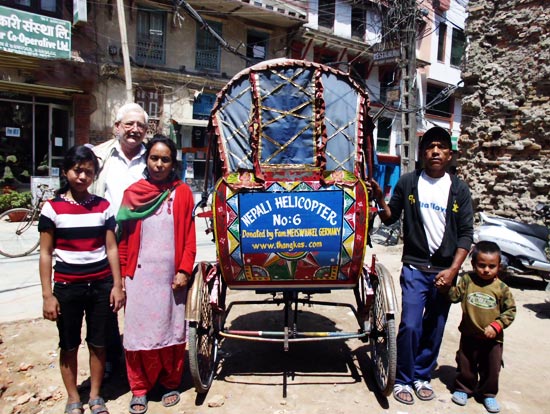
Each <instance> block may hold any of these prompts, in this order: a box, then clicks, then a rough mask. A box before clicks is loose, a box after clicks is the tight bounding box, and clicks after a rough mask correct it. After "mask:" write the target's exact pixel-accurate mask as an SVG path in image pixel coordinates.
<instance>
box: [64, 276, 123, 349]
mask: <svg viewBox="0 0 550 414" xmlns="http://www.w3.org/2000/svg"><path fill="white" fill-rule="evenodd" d="M112 288H113V278H112V277H111V276H110V277H108V278H105V279H101V280H97V281H93V282H77V283H60V282H56V283H55V284H54V288H53V294H54V296H55V297H56V298H57V301H58V302H59V306H60V308H61V314H60V315H59V316H58V318H57V329H58V330H59V347H60V348H61V349H62V350H64V351H72V350H73V349H76V348H78V347H79V346H80V343H81V337H80V332H81V330H82V318H83V316H84V315H86V342H87V343H88V344H89V345H92V346H94V347H98V348H102V347H104V346H105V342H106V334H107V321H108V317H109V313H111V312H112V309H111V306H110V304H109V299H110V296H111V289H112Z"/></svg>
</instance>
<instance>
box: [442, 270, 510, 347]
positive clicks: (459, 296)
mask: <svg viewBox="0 0 550 414" xmlns="http://www.w3.org/2000/svg"><path fill="white" fill-rule="evenodd" d="M448 295H449V299H450V300H451V302H453V303H458V302H461V304H462V321H461V322H460V326H459V330H460V332H462V334H463V335H467V336H474V337H480V338H484V337H485V336H484V334H483V332H484V330H485V327H486V326H488V325H490V324H491V323H492V322H496V323H498V324H499V325H500V327H501V328H502V329H501V330H500V332H499V333H498V334H497V337H496V338H495V339H496V341H497V342H503V340H504V334H503V329H504V328H507V327H508V326H510V324H511V323H512V322H513V321H514V318H515V317H516V303H515V301H514V297H513V296H512V292H511V291H510V288H509V287H508V285H506V283H504V282H503V281H502V280H500V279H498V278H495V279H494V280H489V281H487V280H483V279H481V278H479V277H478V276H477V275H476V274H475V273H473V274H469V273H466V274H465V275H463V276H462V277H461V278H460V279H459V281H458V283H457V284H456V286H453V287H451V289H450V290H449V293H448Z"/></svg>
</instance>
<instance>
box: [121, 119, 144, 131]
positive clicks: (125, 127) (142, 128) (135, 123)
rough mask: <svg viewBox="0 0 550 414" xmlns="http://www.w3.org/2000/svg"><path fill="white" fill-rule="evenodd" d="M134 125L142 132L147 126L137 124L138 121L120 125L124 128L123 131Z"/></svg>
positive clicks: (141, 123)
mask: <svg viewBox="0 0 550 414" xmlns="http://www.w3.org/2000/svg"><path fill="white" fill-rule="evenodd" d="M134 125H135V126H136V127H137V128H138V129H141V130H142V131H143V130H146V129H147V124H144V123H143V122H139V121H127V122H123V123H122V126H123V127H124V129H132V128H133V127H134Z"/></svg>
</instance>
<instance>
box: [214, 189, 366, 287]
mask: <svg viewBox="0 0 550 414" xmlns="http://www.w3.org/2000/svg"><path fill="white" fill-rule="evenodd" d="M366 206H367V197H366V188H365V186H364V183H363V182H362V181H359V182H358V183H357V185H356V186H355V187H345V186H339V185H331V186H321V185H320V184H319V183H318V182H310V183H304V182H285V183H280V182H268V183H266V190H265V191H263V192H243V191H233V190H232V189H231V188H230V187H229V186H228V185H227V184H226V183H225V182H224V181H223V180H220V181H219V182H218V185H217V186H216V190H215V193H214V204H213V209H214V211H215V215H214V229H215V234H216V237H215V240H216V244H217V253H218V259H219V263H220V269H221V273H222V276H223V277H224V279H225V281H226V283H227V285H228V286H229V287H230V288H232V289H251V288H254V289H259V290H261V289H268V290H271V289H273V288H293V289H300V290H304V289H318V288H327V287H331V288H350V287H353V286H355V285H356V284H357V278H358V277H359V275H360V274H361V267H362V264H363V258H364V254H365V245H366V238H365V235H366V231H367V229H366V225H367V217H366V214H367V213H366V212H367V208H366ZM308 246H317V248H315V247H312V248H307V247H308Z"/></svg>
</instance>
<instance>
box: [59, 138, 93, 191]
mask: <svg viewBox="0 0 550 414" xmlns="http://www.w3.org/2000/svg"><path fill="white" fill-rule="evenodd" d="M84 162H91V163H92V164H93V166H94V178H96V176H97V172H98V171H99V161H98V159H97V156H96V155H95V154H94V152H93V151H92V150H91V148H89V147H87V146H86V145H75V146H73V147H71V148H69V149H68V151H67V152H66V153H65V157H64V158H63V164H62V165H61V169H62V170H63V173H66V172H67V171H69V170H70V169H71V168H73V167H74V166H75V165H78V164H82V163H84ZM67 191H69V182H68V181H67V179H66V178H65V179H64V183H63V185H62V186H61V188H60V189H59V190H57V191H56V194H57V195H59V194H64V193H66V192H67Z"/></svg>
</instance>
